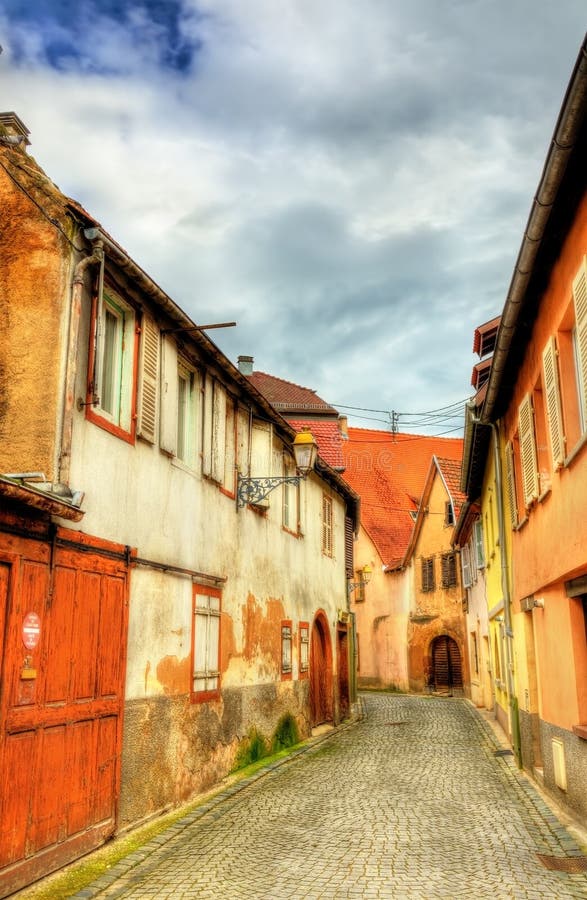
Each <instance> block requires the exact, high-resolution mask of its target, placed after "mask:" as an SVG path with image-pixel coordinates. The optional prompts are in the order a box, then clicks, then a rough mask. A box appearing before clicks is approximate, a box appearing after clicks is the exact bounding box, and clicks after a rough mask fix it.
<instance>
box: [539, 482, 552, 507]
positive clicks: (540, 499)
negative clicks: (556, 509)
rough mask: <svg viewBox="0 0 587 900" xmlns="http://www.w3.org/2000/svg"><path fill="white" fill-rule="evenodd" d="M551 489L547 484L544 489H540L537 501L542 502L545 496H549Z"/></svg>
mask: <svg viewBox="0 0 587 900" xmlns="http://www.w3.org/2000/svg"><path fill="white" fill-rule="evenodd" d="M551 491H552V488H551V486H550V485H549V486H548V487H547V488H545V489H544V490H543V491H542V493H541V494H540V496H539V498H538V503H542V502H543V501H544V500H546V498H547V497H549V496H550V494H551Z"/></svg>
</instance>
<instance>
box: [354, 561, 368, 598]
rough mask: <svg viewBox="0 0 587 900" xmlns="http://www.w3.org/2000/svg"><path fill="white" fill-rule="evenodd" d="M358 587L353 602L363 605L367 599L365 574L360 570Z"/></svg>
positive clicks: (357, 574)
mask: <svg viewBox="0 0 587 900" xmlns="http://www.w3.org/2000/svg"><path fill="white" fill-rule="evenodd" d="M355 583H356V585H357V587H356V588H355V592H354V595H353V600H354V601H355V603H362V602H363V601H364V599H365V585H366V583H367V582H366V581H365V573H364V572H363V570H362V569H358V570H357V573H356V582H355Z"/></svg>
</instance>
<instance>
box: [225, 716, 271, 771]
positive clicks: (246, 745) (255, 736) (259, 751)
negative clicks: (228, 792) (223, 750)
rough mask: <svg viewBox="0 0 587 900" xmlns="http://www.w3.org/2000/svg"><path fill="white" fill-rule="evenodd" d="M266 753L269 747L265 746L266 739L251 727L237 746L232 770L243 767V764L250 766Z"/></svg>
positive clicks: (267, 753) (266, 754)
mask: <svg viewBox="0 0 587 900" xmlns="http://www.w3.org/2000/svg"><path fill="white" fill-rule="evenodd" d="M268 755H269V747H268V746H267V741H266V740H265V738H264V737H263V735H262V734H261V733H260V732H259V731H257V729H256V728H254V727H253V728H251V729H250V731H249V733H248V735H247V736H246V738H244V740H243V741H242V742H241V744H240V747H239V748H238V751H237V754H236V758H235V760H234V766H233V767H232V771H233V772H236V771H237V769H244V768H245V766H250V765H251V763H255V762H257V761H258V760H260V759H263V757H265V756H268Z"/></svg>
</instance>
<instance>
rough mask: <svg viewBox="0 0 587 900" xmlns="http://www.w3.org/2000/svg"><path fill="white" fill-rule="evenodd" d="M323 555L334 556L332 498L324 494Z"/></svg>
mask: <svg viewBox="0 0 587 900" xmlns="http://www.w3.org/2000/svg"><path fill="white" fill-rule="evenodd" d="M322 553H324V554H325V555H326V556H332V553H333V549H332V497H330V496H329V495H328V494H322Z"/></svg>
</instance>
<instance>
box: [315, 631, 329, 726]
mask: <svg viewBox="0 0 587 900" xmlns="http://www.w3.org/2000/svg"><path fill="white" fill-rule="evenodd" d="M310 714H311V717H312V725H313V726H314V725H321V724H322V723H323V722H330V721H332V653H331V644H330V639H329V634H328V623H327V621H326V618H325V617H324V616H322V615H318V616H317V617H316V618H315V620H314V624H313V626H312V640H311V644H310Z"/></svg>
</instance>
